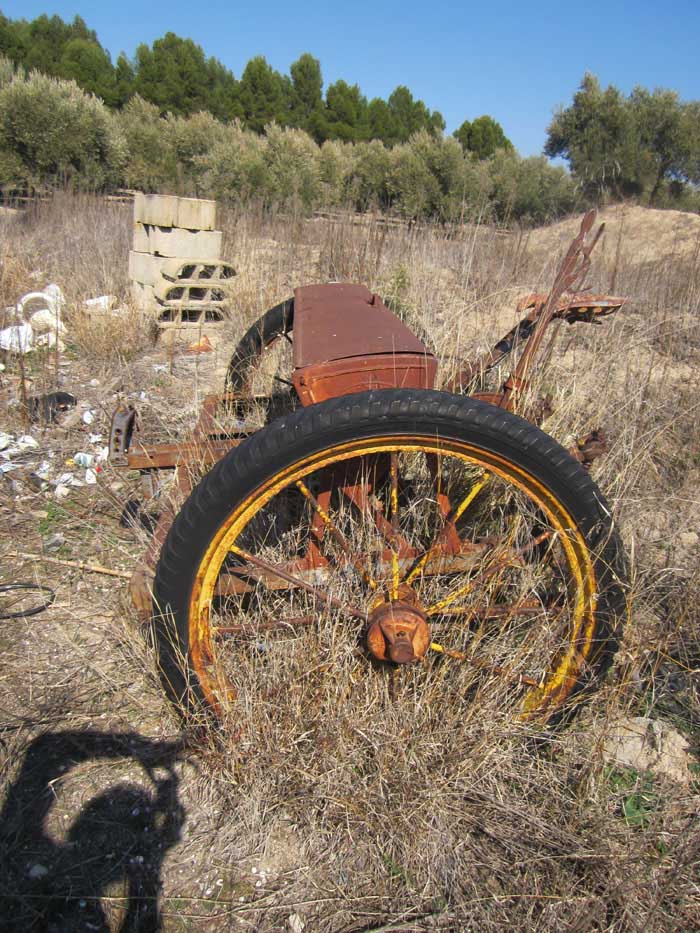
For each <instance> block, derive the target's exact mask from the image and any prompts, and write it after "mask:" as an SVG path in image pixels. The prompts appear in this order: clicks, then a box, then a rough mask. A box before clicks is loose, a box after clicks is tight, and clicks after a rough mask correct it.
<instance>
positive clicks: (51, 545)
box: [43, 532, 66, 554]
mask: <svg viewBox="0 0 700 933" xmlns="http://www.w3.org/2000/svg"><path fill="white" fill-rule="evenodd" d="M65 543H66V537H65V535H62V534H60V533H58V532H57V533H56V534H53V535H51V536H50V537H49V538H45V539H44V542H43V548H44V551H46V552H47V553H48V554H50V553H51V552H52V551H58V550H59V548H62V547H63V545H64V544H65Z"/></svg>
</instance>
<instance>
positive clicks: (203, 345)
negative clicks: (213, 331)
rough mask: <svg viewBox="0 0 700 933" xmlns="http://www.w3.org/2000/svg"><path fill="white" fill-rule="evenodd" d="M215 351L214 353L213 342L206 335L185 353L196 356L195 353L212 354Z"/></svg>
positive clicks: (191, 345)
mask: <svg viewBox="0 0 700 933" xmlns="http://www.w3.org/2000/svg"><path fill="white" fill-rule="evenodd" d="M213 351H214V347H213V346H212V345H211V340H210V339H209V338H208V337H207V335H206V334H205V335H204V336H203V337H202V338H201V340H197V341H195V343H191V344H190V345H189V347H188V348H187V350H186V351H185V352H186V353H192V354H194V353H212V352H213Z"/></svg>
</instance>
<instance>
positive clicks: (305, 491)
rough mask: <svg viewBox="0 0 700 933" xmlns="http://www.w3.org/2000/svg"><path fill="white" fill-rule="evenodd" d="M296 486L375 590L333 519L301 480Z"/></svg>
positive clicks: (372, 581)
mask: <svg viewBox="0 0 700 933" xmlns="http://www.w3.org/2000/svg"><path fill="white" fill-rule="evenodd" d="M296 485H297V489H299V491H300V492H301V493H302V495H303V496H304V497H305V498H306V499H307V500H308V502H310V503H311V506H312V508H313V509H314V510H315V511H316V512H317V513H318V516H319V518H320V519H321V521H322V522H323V524H324V525H325V526H326V528H328V530H329V531H330V533H331V534H332V535H333V537H334V538H335V540H336V541H337V542H338V544H339V545H340V547H341V548H342V549H343V552H344V553H345V554H346V555H347V556H348V557H349V558H350V559H351V561H352V565H353V567H354V568H355V569H356V570H357V572H358V573H359V574H360V576H361V577H362V579H363V580H364V581H365V583H366V584H367V585H368V586H369V587H370V588H371V589H373V590H376V588H377V583H376V581H375V579H374V578H373V576H372V574H371V573H370V572H369V571H368V570H367V569H366V568H365V567H363V566H362V565H361V564H360V562H359V561H357V560H355V558H354V557H353V555H352V550H351V548H350V545H349V544H348V542H347V540H346V538H345V536H344V535H343V533H342V531H340V530H339V529H338V528H337V527H336V525H335V523H334V521H333V519H332V518H331V517H330V515H329V514H328V513H327V512H326V510H325V509H324V508H323V507H322V506H321V504H320V502H319V501H318V499H316V497H315V496H314V494H313V493H312V492H311V490H310V489H309V487H308V486H307V485H306V484H305V483H304V482H303V481H302V480H297V484H296Z"/></svg>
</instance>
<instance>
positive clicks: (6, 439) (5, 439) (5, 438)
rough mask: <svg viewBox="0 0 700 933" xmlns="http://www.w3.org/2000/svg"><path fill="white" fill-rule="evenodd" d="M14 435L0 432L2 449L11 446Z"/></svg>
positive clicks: (0, 446) (0, 447)
mask: <svg viewBox="0 0 700 933" xmlns="http://www.w3.org/2000/svg"><path fill="white" fill-rule="evenodd" d="M13 440H14V437H13V436H12V435H11V434H5V433H4V432H0V450H5V448H6V447H9V446H10V444H11V443H12V441H13Z"/></svg>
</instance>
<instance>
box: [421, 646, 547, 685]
mask: <svg viewBox="0 0 700 933" xmlns="http://www.w3.org/2000/svg"><path fill="white" fill-rule="evenodd" d="M430 649H431V651H435V652H436V653H437V654H444V655H445V656H446V657H448V658H454V659H455V660H456V661H466V662H467V664H471V665H473V667H478V668H479V669H480V670H482V671H488V672H489V673H491V674H496V675H497V676H498V677H505V678H506V679H507V680H511V681H513V682H514V683H518V684H527V686H528V687H539V686H540V682H539V681H538V680H535V679H534V678H533V677H525V676H524V675H523V674H516V673H515V672H514V671H509V670H508V669H507V668H505V667H500V666H499V665H498V664H491V663H490V662H489V661H484V660H482V659H481V658H472V657H470V656H469V655H468V654H465V653H464V651H456V650H455V649H454V648H445V647H444V646H443V645H441V644H439V643H438V642H436V641H433V642H431V643H430Z"/></svg>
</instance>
